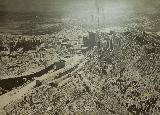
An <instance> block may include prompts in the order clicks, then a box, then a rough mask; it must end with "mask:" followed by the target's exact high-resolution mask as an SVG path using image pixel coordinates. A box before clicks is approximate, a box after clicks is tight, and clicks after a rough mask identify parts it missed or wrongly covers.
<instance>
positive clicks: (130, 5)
mask: <svg viewBox="0 0 160 115" xmlns="http://www.w3.org/2000/svg"><path fill="white" fill-rule="evenodd" d="M96 6H97V7H103V8H104V10H106V11H107V10H115V11H116V10H120V11H132V12H140V11H142V12H149V13H151V12H160V8H159V7H160V0H0V11H19V12H31V11H44V12H46V11H50V12H52V11H55V10H58V11H71V12H77V11H82V12H83V11H94V9H95V7H96Z"/></svg>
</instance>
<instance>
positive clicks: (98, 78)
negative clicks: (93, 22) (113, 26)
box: [4, 30, 160, 115]
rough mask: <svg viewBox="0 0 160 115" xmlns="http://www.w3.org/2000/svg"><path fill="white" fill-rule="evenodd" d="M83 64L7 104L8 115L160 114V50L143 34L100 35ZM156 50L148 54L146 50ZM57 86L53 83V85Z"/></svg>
mask: <svg viewBox="0 0 160 115" xmlns="http://www.w3.org/2000/svg"><path fill="white" fill-rule="evenodd" d="M97 37H98V38H99V39H98V40H99V41H98V40H97V41H98V42H97V45H96V46H94V48H92V49H91V51H90V55H87V57H86V59H85V64H84V65H83V67H80V68H79V69H77V70H76V71H74V72H72V73H70V74H68V75H67V76H66V77H65V79H63V80H59V81H58V80H57V79H53V80H52V81H51V80H50V82H44V83H43V84H42V85H41V86H39V87H36V88H35V89H33V90H32V91H31V92H29V93H28V94H27V95H25V96H24V97H23V98H22V99H21V100H17V102H14V104H13V103H11V104H10V105H7V106H6V107H5V108H4V110H5V111H6V112H7V113H8V114H16V115H18V114H31V115H32V114H34V115H39V114H42V115H43V114H49V115H52V114H55V115H61V114H80V115H82V114H90V115H96V114H102V115H103V114H104V115H109V114H115V115H117V114H124V115H126V114H133V115H139V114H143V115H150V114H158V113H160V103H159V102H160V98H159V93H160V87H159V81H160V76H159V72H160V63H159V61H160V54H159V50H160V46H159V41H157V39H156V38H154V37H153V36H152V35H149V34H147V33H145V32H141V31H135V30H134V31H126V32H114V31H111V32H110V33H98V35H97ZM148 46H151V47H153V48H155V50H152V51H150V52H148V51H146V48H148ZM51 82H53V83H51Z"/></svg>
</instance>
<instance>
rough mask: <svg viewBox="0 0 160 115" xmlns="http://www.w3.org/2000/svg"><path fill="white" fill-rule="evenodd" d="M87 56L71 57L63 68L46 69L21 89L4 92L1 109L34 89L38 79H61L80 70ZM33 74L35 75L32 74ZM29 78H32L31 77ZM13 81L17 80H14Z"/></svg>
mask: <svg viewBox="0 0 160 115" xmlns="http://www.w3.org/2000/svg"><path fill="white" fill-rule="evenodd" d="M92 53H93V52H92ZM89 55H90V54H88V55H87V56H89ZM86 58H87V57H84V56H82V55H81V56H79V57H77V56H75V57H73V59H74V60H72V59H71V60H72V63H71V64H68V65H67V66H65V67H63V68H61V69H58V70H57V71H49V70H48V71H45V73H44V74H43V75H41V76H40V75H39V76H40V77H37V78H36V79H33V81H32V82H31V83H29V84H27V85H26V86H23V87H22V88H20V89H14V90H11V91H9V92H7V93H4V94H3V95H1V96H0V102H1V103H0V109H2V108H3V107H4V106H6V105H7V104H9V103H11V102H13V101H15V100H17V99H19V98H22V97H23V96H24V95H25V94H27V93H28V92H29V91H30V90H31V89H33V88H34V87H35V86H36V82H37V81H41V82H42V81H44V80H47V79H49V78H53V79H59V78H61V77H62V76H65V75H67V74H69V73H71V72H73V71H75V70H78V68H79V65H82V63H85V62H86V61H85V60H86ZM50 68H51V67H50ZM43 71H44V70H43ZM41 74H42V73H41ZM34 75H36V74H34ZM31 76H33V75H31ZM25 77H26V76H25ZM19 79H21V80H22V78H19ZM29 79H31V77H30V78H29ZM13 81H14V82H15V80H13ZM19 82H20V80H19ZM7 84H9V83H7ZM10 87H11V85H10V86H9V88H10ZM10 89H11V88H10Z"/></svg>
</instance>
